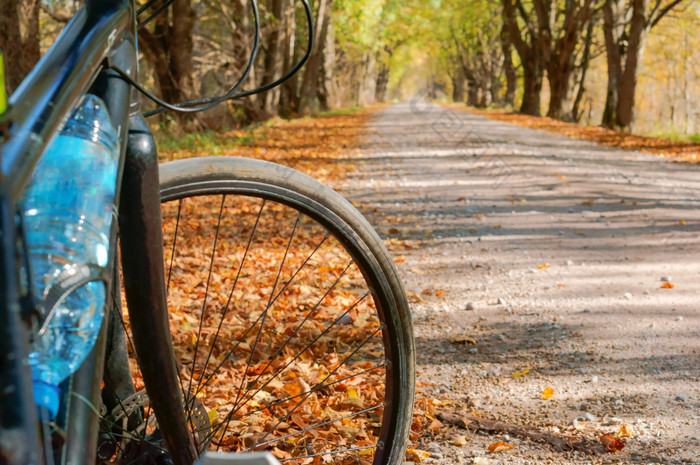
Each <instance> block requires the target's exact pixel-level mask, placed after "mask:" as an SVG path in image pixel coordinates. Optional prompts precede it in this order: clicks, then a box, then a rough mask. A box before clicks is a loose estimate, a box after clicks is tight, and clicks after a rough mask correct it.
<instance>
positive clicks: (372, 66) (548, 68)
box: [0, 0, 700, 139]
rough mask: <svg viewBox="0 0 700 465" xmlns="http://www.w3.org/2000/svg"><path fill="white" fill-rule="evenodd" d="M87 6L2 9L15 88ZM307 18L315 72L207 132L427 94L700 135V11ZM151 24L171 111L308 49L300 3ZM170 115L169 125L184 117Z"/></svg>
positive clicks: (651, 1) (202, 2) (151, 72)
mask: <svg viewBox="0 0 700 465" xmlns="http://www.w3.org/2000/svg"><path fill="white" fill-rule="evenodd" d="M79 6H80V2H78V1H75V0H65V1H57V2H48V1H42V0H9V1H4V2H2V6H1V7H0V8H1V9H2V10H3V11H1V12H0V13H1V14H0V29H2V30H3V31H5V33H4V34H2V35H1V36H0V49H1V50H4V51H5V60H6V62H7V63H8V64H7V65H6V68H7V71H6V73H7V83H6V85H7V87H8V89H7V90H8V91H11V90H12V89H14V88H15V87H16V86H17V85H18V84H19V82H20V81H21V79H22V77H23V76H24V75H25V74H26V73H27V72H28V71H29V70H30V69H31V67H32V65H33V64H34V63H35V62H36V61H37V60H38V59H39V57H40V56H41V53H42V52H43V51H45V50H46V49H47V48H48V47H49V46H50V44H51V43H52V41H53V39H54V38H55V37H56V35H57V33H58V32H59V31H60V29H61V28H62V26H63V25H64V24H65V23H66V22H67V20H68V19H69V18H70V16H71V13H72V12H73V11H75V10H76V9H77V8H78V7H79ZM310 8H311V10H312V13H313V42H314V46H313V48H312V50H310V56H309V60H308V62H307V64H306V65H305V66H304V68H302V70H301V71H300V72H299V73H297V74H296V75H294V76H293V77H292V78H291V79H289V80H288V81H286V82H285V83H284V84H283V85H281V86H279V87H277V88H275V89H273V90H271V91H269V92H266V93H263V94H260V95H253V96H251V97H247V98H245V99H240V100H232V101H229V104H228V105H221V106H220V107H218V108H216V109H214V110H210V111H209V112H207V113H205V114H201V115H199V116H197V119H196V121H195V124H196V126H198V127H205V128H209V129H214V130H219V129H224V128H228V127H236V126H239V125H241V124H246V123H249V122H253V121H260V120H265V119H267V118H270V117H275V116H282V117H289V116H293V115H308V114H312V113H317V112H321V111H327V110H331V109H337V108H345V107H353V106H366V105H369V104H373V103H376V102H383V101H391V100H401V99H405V98H407V97H410V96H412V95H416V94H420V95H424V96H427V97H430V98H435V99H443V100H451V101H454V102H461V103H465V104H467V105H469V106H471V107H477V108H489V107H498V108H505V109H511V110H513V111H515V112H519V113H523V114H527V115H543V116H544V115H546V116H548V117H551V118H555V119H560V120H564V121H571V122H580V123H582V124H587V125H601V126H604V127H607V128H612V129H618V130H622V131H635V132H641V133H647V134H652V133H653V134H662V135H666V136H670V137H674V138H681V139H694V138H697V137H698V136H697V124H698V114H699V113H700V109H699V108H698V99H699V95H700V56H699V55H698V52H697V50H698V49H700V36H699V35H698V33H697V31H698V30H700V28H699V27H698V26H700V0H428V1H425V0H311V1H310ZM256 10H257V11H258V12H259V24H260V36H259V41H258V46H257V47H256V40H255V19H254V18H255V16H254V12H255V11H256ZM156 13H159V14H156ZM138 20H139V22H140V23H141V25H140V28H139V47H140V49H139V50H140V53H141V58H142V59H141V61H140V74H141V79H142V82H144V83H145V84H146V85H147V86H148V87H149V88H151V89H154V90H155V92H156V93H157V94H158V95H160V96H161V97H162V98H164V99H165V100H166V101H168V102H181V101H187V100H192V99H195V98H200V97H204V96H212V95H219V94H222V93H224V92H226V91H227V90H228V89H229V88H231V87H232V86H233V84H234V83H235V82H236V81H237V80H238V78H239V77H240V76H241V75H242V73H243V72H244V70H245V68H246V66H247V64H248V61H249V58H250V56H251V53H252V52H253V51H254V50H255V51H256V52H257V56H256V60H255V62H254V64H253V66H252V67H251V69H250V73H249V75H248V78H247V79H246V81H245V83H244V84H243V87H242V89H244V90H251V89H255V88H257V87H259V86H261V85H264V84H266V83H269V82H272V81H275V80H276V79H279V78H280V77H281V76H283V75H284V74H285V73H286V72H287V71H288V70H290V69H291V68H292V67H293V66H294V64H295V63H297V62H299V60H300V59H301V58H302V57H303V56H304V54H305V53H306V51H307V45H308V43H309V25H308V21H307V17H306V14H305V11H304V8H303V7H302V2H301V1H295V0H262V1H260V2H256V1H250V0H224V1H214V0H151V1H147V2H145V3H143V4H142V5H141V7H140V8H139V15H138ZM15 44H21V46H20V47H16V46H14V45H15ZM144 106H145V107H146V108H149V103H148V102H144ZM173 118H174V117H173V116H167V115H164V116H161V124H166V125H167V124H168V122H170V121H172V122H173V124H178V123H182V122H183V121H182V120H181V119H179V120H173Z"/></svg>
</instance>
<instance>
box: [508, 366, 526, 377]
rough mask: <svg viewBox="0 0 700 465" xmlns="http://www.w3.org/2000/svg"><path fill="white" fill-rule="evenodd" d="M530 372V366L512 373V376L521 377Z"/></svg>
mask: <svg viewBox="0 0 700 465" xmlns="http://www.w3.org/2000/svg"><path fill="white" fill-rule="evenodd" d="M528 373H530V367H527V368H525V369H524V370H523V371H516V372H515V373H513V374H512V375H510V377H511V378H513V379H515V378H521V377H523V376H525V375H526V374H528Z"/></svg>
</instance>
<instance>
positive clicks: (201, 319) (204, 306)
mask: <svg viewBox="0 0 700 465" xmlns="http://www.w3.org/2000/svg"><path fill="white" fill-rule="evenodd" d="M225 202H226V195H222V196H221V205H220V206H219V218H218V219H217V222H216V231H215V233H214V245H213V246H212V249H211V260H210V261H209V273H208V274H207V285H206V288H205V289H204V301H203V302H202V312H201V313H200V315H199V329H198V330H197V340H196V341H195V343H194V355H193V356H192V372H191V373H190V381H189V384H188V385H187V391H185V392H190V389H191V388H192V379H193V378H194V370H195V366H196V363H197V353H198V352H199V341H200V339H201V337H202V326H203V325H204V315H205V313H206V310H207V298H208V297H209V285H210V284H211V274H212V271H213V270H214V259H215V258H216V245H217V244H218V242H219V231H220V230H221V217H222V216H223V214H224V203H225ZM183 395H184V393H183ZM187 417H188V418H187V419H188V421H189V422H190V425H192V424H193V422H192V410H190V411H189V415H188V416H187ZM193 439H194V441H195V443H196V441H197V439H196V438H193ZM195 447H197V445H196V444H195Z"/></svg>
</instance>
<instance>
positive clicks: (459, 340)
mask: <svg viewBox="0 0 700 465" xmlns="http://www.w3.org/2000/svg"><path fill="white" fill-rule="evenodd" d="M450 342H451V343H453V344H470V345H476V341H475V340H474V339H473V338H471V337H469V336H455V337H453V338H450Z"/></svg>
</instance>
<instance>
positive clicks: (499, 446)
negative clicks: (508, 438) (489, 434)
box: [489, 441, 513, 453]
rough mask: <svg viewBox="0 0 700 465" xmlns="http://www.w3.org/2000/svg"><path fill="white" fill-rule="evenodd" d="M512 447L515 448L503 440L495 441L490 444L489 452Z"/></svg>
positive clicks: (501, 450)
mask: <svg viewBox="0 0 700 465" xmlns="http://www.w3.org/2000/svg"><path fill="white" fill-rule="evenodd" d="M510 449H513V446H511V445H510V444H506V443H505V442H503V441H498V442H494V443H493V444H491V445H490V446H489V452H491V453H494V452H503V451H506V450H510Z"/></svg>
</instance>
